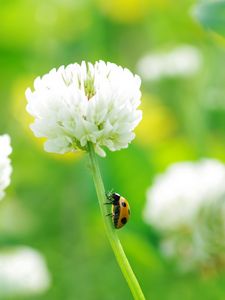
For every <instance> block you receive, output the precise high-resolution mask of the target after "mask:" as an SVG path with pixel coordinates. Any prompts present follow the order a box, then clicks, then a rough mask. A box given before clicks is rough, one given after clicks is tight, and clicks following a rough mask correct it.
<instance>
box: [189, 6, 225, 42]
mask: <svg viewBox="0 0 225 300" xmlns="http://www.w3.org/2000/svg"><path fill="white" fill-rule="evenodd" d="M193 15H194V16H195V17H196V18H197V19H198V21H199V22H200V23H201V24H202V25H203V27H204V28H205V29H207V30H210V31H214V32H216V33H219V34H221V35H222V36H224V35H225V1H224V0H216V1H202V2H200V3H199V4H197V5H196V7H195V9H194V11H193Z"/></svg>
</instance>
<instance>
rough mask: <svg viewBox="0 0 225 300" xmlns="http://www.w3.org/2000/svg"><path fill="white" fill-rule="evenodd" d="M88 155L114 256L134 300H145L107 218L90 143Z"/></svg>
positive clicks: (102, 191) (100, 179)
mask: <svg viewBox="0 0 225 300" xmlns="http://www.w3.org/2000/svg"><path fill="white" fill-rule="evenodd" d="M88 153H89V157H90V163H91V171H92V175H93V179H94V184H95V189H96V192H97V197H98V201H99V206H100V210H101V214H102V217H103V222H104V226H105V230H106V234H107V237H108V240H109V242H110V244H111V247H112V249H113V252H114V255H115V257H116V259H117V262H118V264H119V266H120V269H121V271H122V273H123V275H124V277H125V279H126V281H127V283H128V286H129V288H130V291H131V293H132V295H133V297H134V299H135V300H145V297H144V294H143V292H142V290H141V287H140V285H139V283H138V281H137V278H136V276H135V274H134V272H133V270H132V268H131V266H130V264H129V261H128V259H127V257H126V254H125V252H124V250H123V247H122V245H121V243H120V240H119V238H118V236H117V234H116V232H115V229H114V228H113V226H112V222H111V220H110V218H108V217H107V216H106V214H107V210H106V206H105V205H104V203H105V202H106V196H105V188H104V184H103V181H102V177H101V173H100V169H99V166H98V162H97V159H96V154H95V150H94V146H93V144H92V143H90V142H89V143H88Z"/></svg>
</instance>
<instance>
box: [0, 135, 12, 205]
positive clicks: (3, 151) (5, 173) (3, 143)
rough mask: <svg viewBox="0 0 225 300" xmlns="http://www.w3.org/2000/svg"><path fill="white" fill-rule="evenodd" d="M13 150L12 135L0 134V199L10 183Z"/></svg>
mask: <svg viewBox="0 0 225 300" xmlns="http://www.w3.org/2000/svg"><path fill="white" fill-rule="evenodd" d="M11 152H12V148H11V145H10V137H9V136H8V135H7V134H4V135H1V136H0V200H1V199H2V198H3V197H4V195H5V192H4V190H5V188H7V186H8V185H9V184H10V175H11V173H12V167H11V161H10V159H9V157H8V156H9V155H10V153H11Z"/></svg>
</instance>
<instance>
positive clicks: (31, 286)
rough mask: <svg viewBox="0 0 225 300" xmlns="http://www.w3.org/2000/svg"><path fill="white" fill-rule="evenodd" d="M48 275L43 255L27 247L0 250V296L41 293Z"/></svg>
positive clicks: (44, 288) (48, 283)
mask: <svg viewBox="0 0 225 300" xmlns="http://www.w3.org/2000/svg"><path fill="white" fill-rule="evenodd" d="M49 285H50V275H49V272H48V269H47V267H46V263H45V260H44V258H43V256H42V255H41V254H40V253H39V252H38V251H36V250H34V249H32V248H29V247H16V248H14V249H9V250H8V251H6V250H5V251H1V252H0V296H13V295H26V294H36V293H42V292H44V291H46V290H47V289H48V288H49Z"/></svg>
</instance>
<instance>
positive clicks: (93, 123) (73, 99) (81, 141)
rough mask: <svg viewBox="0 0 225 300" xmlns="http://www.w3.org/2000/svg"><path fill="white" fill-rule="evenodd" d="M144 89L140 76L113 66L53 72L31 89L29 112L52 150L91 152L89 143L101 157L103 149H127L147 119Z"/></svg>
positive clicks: (84, 65)
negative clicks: (143, 110)
mask: <svg viewBox="0 0 225 300" xmlns="http://www.w3.org/2000/svg"><path fill="white" fill-rule="evenodd" d="M140 85H141V80H140V78H139V77H138V76H137V75H133V74H132V73H131V72H130V71H129V70H128V69H126V68H125V69H123V68H122V67H120V66H117V65H115V64H112V63H109V62H108V63H105V62H103V61H99V62H96V63H95V64H94V65H92V64H91V63H85V62H82V63H81V65H79V64H71V65H68V66H67V67H64V66H61V67H60V68H59V69H58V70H56V69H53V70H51V71H50V72H49V73H48V74H46V75H44V76H43V77H42V78H40V77H38V78H37V79H36V80H35V81H34V91H33V92H32V91H31V89H27V91H26V98H27V100H28V105H27V111H28V112H29V113H30V114H31V115H32V116H34V118H35V121H34V123H33V124H32V125H31V129H32V131H33V132H34V134H35V135H36V136H37V137H45V138H47V141H46V142H45V150H46V151H48V152H56V153H66V152H70V151H74V150H77V149H81V150H86V147H87V143H88V142H91V143H93V144H94V146H95V151H96V152H97V153H98V154H99V155H101V156H104V155H105V152H104V150H103V149H102V146H105V147H107V148H108V149H110V150H111V151H115V150H119V149H122V148H126V147H127V146H128V143H130V142H131V141H132V140H133V139H134V137H135V134H134V133H133V130H134V128H135V127H136V126H137V124H138V123H139V122H140V120H141V118H142V114H141V111H140V110H137V107H138V106H139V104H140V97H141V92H140Z"/></svg>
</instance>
